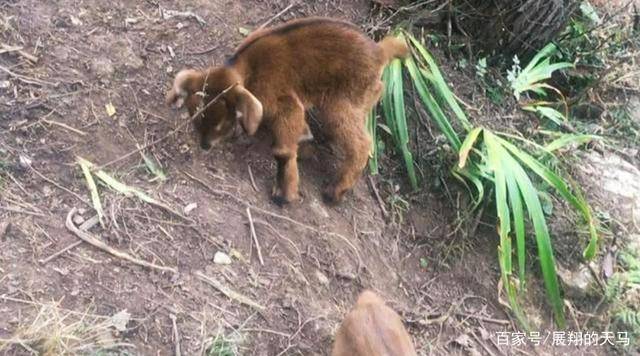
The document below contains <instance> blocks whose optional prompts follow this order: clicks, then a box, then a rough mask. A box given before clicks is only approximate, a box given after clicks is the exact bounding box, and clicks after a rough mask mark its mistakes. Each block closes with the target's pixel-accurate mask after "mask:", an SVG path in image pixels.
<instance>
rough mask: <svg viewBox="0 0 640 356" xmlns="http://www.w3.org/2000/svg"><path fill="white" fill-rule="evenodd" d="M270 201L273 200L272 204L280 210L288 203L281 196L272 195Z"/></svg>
mask: <svg viewBox="0 0 640 356" xmlns="http://www.w3.org/2000/svg"><path fill="white" fill-rule="evenodd" d="M271 200H273V203H274V204H276V205H277V206H279V207H281V208H283V207H284V206H285V205H288V204H289V201H288V200H287V199H285V198H284V197H283V196H282V195H274V196H272V197H271Z"/></svg>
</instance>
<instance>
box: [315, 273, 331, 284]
mask: <svg viewBox="0 0 640 356" xmlns="http://www.w3.org/2000/svg"><path fill="white" fill-rule="evenodd" d="M316 278H318V282H320V284H322V285H324V286H327V285H329V278H327V276H325V275H324V273H322V272H320V271H318V270H316Z"/></svg>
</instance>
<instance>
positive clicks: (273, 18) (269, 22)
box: [256, 2, 296, 31]
mask: <svg viewBox="0 0 640 356" xmlns="http://www.w3.org/2000/svg"><path fill="white" fill-rule="evenodd" d="M293 5H296V3H295V2H292V3H291V4H289V6H287V7H285V8H284V9H282V11H280V12H278V13H277V14H275V15H274V16H273V17H272V18H270V19H269V20H267V21H265V22H264V23H263V24H262V25H260V26H259V27H258V28H257V29H256V31H257V30H262V29H263V28H265V27H267V26H269V24H271V23H272V22H273V21H275V20H276V19H277V18H278V17H280V16H282V15H284V14H285V13H286V12H287V11H289V10H290V9H291V8H292V7H293Z"/></svg>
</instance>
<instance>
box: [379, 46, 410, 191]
mask: <svg viewBox="0 0 640 356" xmlns="http://www.w3.org/2000/svg"><path fill="white" fill-rule="evenodd" d="M385 73H386V75H385V76H384V77H385V79H386V80H387V81H386V82H385V83H386V84H387V85H386V87H385V93H384V95H383V101H382V107H383V110H384V112H385V116H386V119H387V124H388V125H389V127H390V129H391V132H392V133H393V136H394V142H395V144H396V147H397V148H398V150H399V151H400V153H401V154H402V158H403V160H404V163H405V168H406V170H407V175H408V176H409V182H410V183H411V188H412V189H414V190H416V189H418V178H417V176H416V173H415V168H414V166H413V163H414V162H413V155H412V154H411V150H409V147H408V143H409V129H408V127H407V118H406V114H405V107H404V87H403V84H402V62H401V61H400V60H399V59H394V60H393V61H391V63H390V64H389V66H388V67H387V69H386V70H385Z"/></svg>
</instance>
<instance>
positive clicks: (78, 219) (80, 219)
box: [73, 214, 84, 225]
mask: <svg viewBox="0 0 640 356" xmlns="http://www.w3.org/2000/svg"><path fill="white" fill-rule="evenodd" d="M83 222H84V218H83V217H82V215H78V214H76V215H74V216H73V223H74V224H76V225H80V224H82V223H83Z"/></svg>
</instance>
